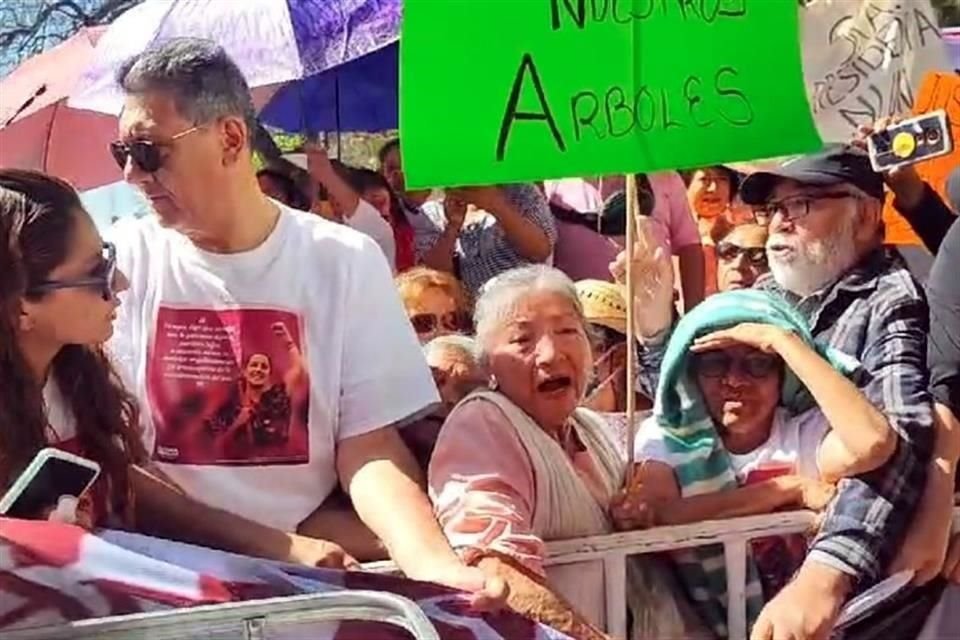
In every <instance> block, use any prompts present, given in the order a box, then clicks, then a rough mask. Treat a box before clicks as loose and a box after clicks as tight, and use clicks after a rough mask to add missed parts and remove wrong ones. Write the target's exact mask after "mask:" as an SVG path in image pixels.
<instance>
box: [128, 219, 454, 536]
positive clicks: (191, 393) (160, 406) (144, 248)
mask: <svg viewBox="0 0 960 640" xmlns="http://www.w3.org/2000/svg"><path fill="white" fill-rule="evenodd" d="M277 206H278V207H279V208H280V211H281V214H280V216H279V218H278V221H277V225H276V227H275V229H274V230H273V231H272V232H271V234H270V236H269V237H268V238H267V239H266V240H265V241H264V242H263V243H262V244H261V245H260V246H259V247H257V248H255V249H253V250H251V251H247V252H243V253H237V254H215V253H210V252H207V251H203V250H201V249H199V248H197V247H196V246H195V245H194V244H192V243H191V242H190V241H189V240H188V239H187V238H186V237H185V236H183V235H182V234H180V233H177V232H175V231H172V230H170V229H165V228H163V227H161V226H160V224H159V223H158V222H157V220H156V218H155V217H153V216H150V217H147V218H144V219H141V220H138V221H134V222H130V223H121V224H120V225H117V226H116V227H115V228H114V237H113V240H114V242H115V243H116V245H117V265H118V267H119V268H120V270H122V271H123V273H125V274H126V276H127V278H128V279H129V281H130V288H129V290H128V291H126V292H124V293H123V294H121V296H120V297H121V302H122V304H121V307H120V313H119V317H118V319H117V323H116V328H115V333H114V337H113V339H112V341H111V344H110V349H111V352H112V354H113V356H114V358H115V360H116V363H117V366H118V368H119V369H120V371H121V373H122V374H123V376H124V378H125V381H126V382H127V384H128V386H129V387H130V388H131V389H132V390H134V392H135V393H136V395H137V397H138V398H139V400H140V402H141V411H142V414H143V416H144V422H145V432H146V435H145V438H146V442H145V444H146V446H147V450H148V451H150V452H152V455H153V459H154V460H155V462H156V463H157V464H158V465H159V467H160V468H161V469H162V470H163V471H164V472H165V473H167V474H168V475H169V476H170V477H171V478H172V479H173V480H174V481H176V482H177V483H179V484H180V486H181V487H182V488H183V489H184V490H185V491H186V492H187V493H188V494H189V495H191V496H192V497H194V498H196V499H199V500H201V501H203V502H205V503H207V504H210V505H212V506H215V507H219V508H222V509H226V510H229V511H232V512H233V513H236V514H239V515H242V516H245V517H247V518H250V519H252V520H255V521H257V522H261V523H263V524H266V525H270V526H274V527H278V528H281V529H284V530H288V531H292V530H293V529H295V527H296V526H297V525H298V524H299V523H300V522H301V521H302V520H303V519H304V518H306V517H307V516H308V515H309V514H310V513H312V512H313V511H314V509H316V507H317V506H319V505H320V504H321V502H323V500H324V499H325V498H326V497H327V495H328V494H329V493H330V491H331V490H333V488H334V487H335V486H336V484H337V474H336V467H335V451H336V447H337V443H338V442H340V441H341V440H343V439H345V438H350V437H353V436H358V435H361V434H364V433H368V432H370V431H373V430H376V429H379V428H381V427H384V426H386V425H391V424H394V423H398V422H400V421H402V420H404V419H406V418H408V417H410V416H411V415H413V414H417V413H419V412H421V411H423V410H425V409H426V408H428V407H430V406H432V405H433V404H434V403H436V402H437V401H438V400H439V398H438V396H437V391H436V388H435V385H434V383H433V378H432V377H431V375H430V371H429V369H428V368H427V366H426V362H425V360H424V357H423V355H422V352H421V351H420V347H419V344H418V342H417V338H416V335H415V334H414V332H413V329H412V328H411V326H410V323H409V321H408V320H407V317H406V314H405V313H404V311H403V307H402V305H401V303H400V299H399V296H398V293H397V291H396V289H395V287H394V284H393V280H392V278H391V270H390V268H389V267H388V265H387V261H386V260H385V257H384V254H383V252H382V251H381V250H380V249H379V248H378V247H377V245H376V244H374V242H373V241H372V240H371V239H370V238H368V237H367V236H366V235H363V234H361V233H358V232H356V231H354V230H353V229H350V228H348V227H346V226H344V225H338V224H335V223H333V222H330V221H327V220H324V219H322V218H320V217H318V216H315V215H312V214H309V213H304V212H301V211H296V210H293V209H290V208H288V207H285V206H283V205H280V204H277Z"/></svg>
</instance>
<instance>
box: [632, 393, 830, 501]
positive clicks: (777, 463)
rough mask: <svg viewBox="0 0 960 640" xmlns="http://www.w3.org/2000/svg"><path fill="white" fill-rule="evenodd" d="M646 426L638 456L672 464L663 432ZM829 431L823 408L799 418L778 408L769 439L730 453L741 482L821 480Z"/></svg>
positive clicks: (637, 446) (638, 443) (639, 436)
mask: <svg viewBox="0 0 960 640" xmlns="http://www.w3.org/2000/svg"><path fill="white" fill-rule="evenodd" d="M653 419H654V418H650V419H649V420H653ZM644 426H645V425H642V426H641V427H640V431H639V433H638V434H637V440H636V443H635V445H634V452H635V454H636V455H635V457H634V459H635V460H636V461H637V462H642V461H644V460H653V461H656V462H663V463H665V464H670V462H669V460H670V456H669V455H668V453H667V448H666V443H665V442H664V441H663V434H662V431H661V430H660V429H655V428H654V429H646V428H644ZM829 431H830V423H829V422H827V419H826V417H824V415H823V413H822V412H821V411H820V410H819V409H811V410H809V411H806V412H804V413H802V414H800V415H798V416H796V417H791V416H790V414H789V413H788V412H787V411H785V410H783V409H777V412H776V413H775V414H774V418H773V426H772V427H771V428H770V437H769V438H768V439H767V441H766V442H765V443H763V444H762V445H760V446H759V447H757V448H756V449H754V450H753V451H751V452H749V453H744V454H735V453H729V452H728V455H729V456H730V464H731V465H732V466H733V470H734V473H736V476H737V480H738V481H739V483H740V484H741V485H746V484H752V483H754V482H757V481H760V480H764V479H767V478H770V477H774V476H779V475H788V474H791V475H801V476H804V477H807V478H813V479H819V478H820V469H819V467H818V465H817V454H818V451H819V449H820V443H821V442H823V439H824V437H825V436H826V435H827V433H828V432H829Z"/></svg>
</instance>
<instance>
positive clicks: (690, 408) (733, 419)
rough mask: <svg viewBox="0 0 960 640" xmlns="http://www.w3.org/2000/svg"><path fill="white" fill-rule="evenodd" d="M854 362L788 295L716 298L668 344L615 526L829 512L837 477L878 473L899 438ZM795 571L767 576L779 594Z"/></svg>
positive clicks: (764, 569)
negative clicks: (822, 341)
mask: <svg viewBox="0 0 960 640" xmlns="http://www.w3.org/2000/svg"><path fill="white" fill-rule="evenodd" d="M857 367H858V363H856V361H854V360H853V359H851V358H850V357H849V356H846V355H845V354H841V353H839V352H835V351H832V350H821V349H820V347H818V346H817V345H816V344H815V343H814V342H813V339H812V337H811V333H810V330H809V328H808V327H807V325H806V322H805V321H804V320H803V318H802V317H801V316H800V315H799V314H798V313H797V312H796V311H795V310H794V309H793V308H792V307H791V306H789V304H788V303H786V302H785V301H782V300H781V299H779V298H776V297H774V296H771V295H769V294H766V293H763V292H759V291H750V290H745V291H734V292H729V293H720V294H717V295H714V296H711V297H710V298H707V300H706V301H704V302H703V303H701V304H700V305H699V306H698V307H697V308H695V309H694V310H693V311H691V312H690V313H689V314H688V315H687V316H685V317H684V318H683V319H682V320H681V321H680V323H679V324H678V325H677V329H676V331H675V332H674V333H673V335H672V337H671V339H670V342H669V345H668V348H667V352H666V355H665V357H664V361H663V367H662V369H661V379H660V384H659V387H658V390H657V396H658V397H657V402H656V408H655V413H654V416H653V417H651V418H650V419H649V420H647V421H646V422H645V423H644V424H643V426H642V427H641V428H640V433H639V436H638V439H637V441H636V446H635V453H636V455H635V459H636V460H637V461H638V465H637V468H636V469H635V470H634V474H633V480H632V483H631V486H630V488H629V490H628V492H627V494H626V495H625V496H623V497H622V502H619V503H618V504H616V505H615V507H614V509H613V514H614V517H615V519H616V520H617V522H618V523H619V524H620V526H621V527H624V528H635V527H649V526H655V525H676V524H688V523H695V522H700V521H703V520H710V519H717V518H730V517H736V516H745V515H753V514H761V513H769V512H772V511H776V510H778V509H783V508H791V507H792V508H808V509H813V510H818V511H819V510H821V509H823V508H824V507H825V506H826V505H827V504H828V502H829V500H830V499H831V498H832V496H833V492H834V489H833V485H834V484H835V483H836V482H837V481H838V480H840V479H841V478H844V477H849V476H854V475H859V474H862V473H866V472H868V471H871V470H873V469H876V468H878V467H879V466H881V465H882V464H884V463H885V462H886V461H887V460H888V459H889V457H890V456H891V455H892V454H893V452H894V449H895V447H896V443H897V439H896V435H895V433H894V432H893V431H892V429H891V428H890V426H889V423H888V421H887V419H886V417H885V416H884V415H883V414H882V413H881V412H880V411H879V410H878V409H877V408H876V407H874V406H873V404H871V403H870V401H869V400H868V399H867V398H866V397H865V396H864V395H863V394H862V393H861V392H860V391H859V390H858V389H857V387H856V386H855V385H854V384H853V382H851V381H850V380H849V379H848V378H847V375H852V374H853V373H854V372H855V371H856V370H857ZM721 556H722V551H721ZM703 559H704V558H703V557H702V556H701V557H700V560H701V561H702V560H703ZM765 559H766V558H758V562H759V563H760V564H763V560H765ZM801 559H802V556H801ZM686 560H687V561H689V558H686ZM717 566H720V567H722V566H723V562H722V561H721V562H720V564H719V565H717ZM795 569H796V567H795V566H791V567H788V568H786V569H784V568H783V567H782V566H781V565H780V563H779V561H776V560H775V561H774V562H773V567H770V566H767V565H764V566H761V573H762V574H763V575H764V576H767V575H775V576H776V579H771V580H770V582H771V584H773V587H772V588H773V589H775V588H777V587H779V586H782V584H783V581H785V580H786V579H788V578H789V576H790V575H791V573H792V571H793V570H795ZM687 586H688V587H690V588H691V589H696V588H697V587H700V586H703V585H700V584H690V583H688V584H687ZM701 593H702V592H701ZM767 593H768V595H769V594H770V593H771V592H770V591H767ZM700 604H702V605H704V606H705V607H707V608H708V609H709V607H710V604H711V603H710V602H703V603H700ZM707 622H710V623H712V622H713V621H712V620H708V621H707Z"/></svg>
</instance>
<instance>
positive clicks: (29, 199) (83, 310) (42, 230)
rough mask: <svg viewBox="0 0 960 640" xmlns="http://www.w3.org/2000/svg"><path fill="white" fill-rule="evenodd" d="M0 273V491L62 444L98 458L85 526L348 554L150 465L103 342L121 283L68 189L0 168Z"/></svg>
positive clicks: (334, 561) (326, 560)
mask: <svg viewBox="0 0 960 640" xmlns="http://www.w3.org/2000/svg"><path fill="white" fill-rule="evenodd" d="M0 273H2V274H3V277H2V278H0V305H2V307H0V308H2V313H0V493H3V492H4V491H5V490H6V489H7V488H8V487H9V486H10V485H11V484H12V483H13V482H14V481H15V480H16V478H17V476H18V475H19V474H20V473H21V472H22V471H23V470H24V468H25V467H26V466H27V465H28V464H29V463H30V461H31V460H32V459H33V457H34V456H35V455H36V454H37V452H38V451H40V450H41V449H43V448H44V447H57V448H61V449H64V450H68V451H70V452H72V453H75V454H78V455H81V456H83V457H86V458H89V459H91V460H93V461H95V462H97V463H99V464H100V467H101V469H102V472H101V475H100V480H98V481H97V483H96V484H95V486H94V488H93V489H92V491H91V492H90V495H89V496H87V498H89V499H86V500H84V501H82V502H81V504H86V505H88V508H87V509H85V510H84V512H83V513H81V514H79V517H78V518H77V519H78V521H81V522H83V523H84V524H85V525H87V526H90V527H91V528H99V527H103V526H112V527H122V528H128V529H136V530H139V531H142V532H145V533H152V534H155V535H158V534H159V535H164V536H167V537H171V538H176V539H179V540H183V541H187V542H196V543H199V544H203V545H205V546H209V547H214V548H221V549H225V550H229V551H235V552H238V553H244V554H248V555H255V556H261V557H266V558H271V559H277V560H285V561H291V562H299V563H303V564H309V565H317V564H321V565H326V566H337V567H342V566H344V565H345V564H352V563H354V562H355V561H353V560H352V558H350V557H349V556H347V555H346V554H344V552H343V550H342V549H340V548H339V547H337V546H336V545H333V544H331V543H327V542H325V541H322V540H316V539H312V538H306V537H303V536H297V535H293V534H288V533H285V532H282V531H279V530H276V529H272V528H269V527H265V526H262V525H259V524H256V523H253V522H250V521H248V520H246V519H244V518H240V517H238V516H234V515H232V514H229V513H226V512H224V511H220V510H218V509H213V508H211V507H207V506H206V505H203V504H200V503H198V502H195V501H194V500H192V499H190V498H188V497H186V496H185V495H184V494H183V493H182V492H181V491H179V489H178V488H176V487H174V486H172V485H171V484H169V483H168V482H166V481H165V480H163V479H161V478H160V477H159V476H157V475H155V474H154V472H153V471H152V470H149V471H148V469H147V467H146V466H145V465H146V464H147V454H146V451H145V450H144V447H143V444H142V443H141V434H140V430H139V411H138V408H137V403H136V401H135V399H134V398H133V396H132V395H130V394H129V393H128V392H127V391H126V390H125V389H124V388H123V386H122V385H121V384H120V381H119V379H118V377H117V375H116V373H115V372H114V370H113V368H112V366H111V363H110V361H109V360H108V359H107V357H106V355H105V354H104V352H103V350H102V348H101V345H102V344H103V343H104V342H105V341H106V340H107V339H109V338H110V336H111V334H112V333H113V321H114V318H115V311H116V309H117V306H118V304H119V302H118V300H117V294H118V293H120V292H122V291H123V290H124V289H126V287H127V281H126V278H125V277H124V276H123V274H122V273H120V272H119V271H118V270H117V269H116V267H115V256H114V250H113V246H112V245H110V244H109V243H104V242H103V240H102V239H101V237H100V234H99V233H98V232H97V229H96V227H95V226H94V223H93V220H92V219H91V218H90V216H89V214H88V213H87V212H86V211H85V210H84V209H83V205H82V204H81V202H80V198H79V197H78V195H77V193H76V192H75V191H74V190H73V188H72V187H71V186H70V185H68V184H66V183H65V182H63V181H61V180H58V179H56V178H53V177H49V176H46V175H44V174H42V173H37V172H32V171H19V170H12V169H0ZM51 506H54V505H51ZM44 515H46V514H37V517H44Z"/></svg>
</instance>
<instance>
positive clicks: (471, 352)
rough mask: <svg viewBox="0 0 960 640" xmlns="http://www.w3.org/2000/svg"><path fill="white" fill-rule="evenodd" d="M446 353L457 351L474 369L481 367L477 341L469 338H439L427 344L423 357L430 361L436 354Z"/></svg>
mask: <svg viewBox="0 0 960 640" xmlns="http://www.w3.org/2000/svg"><path fill="white" fill-rule="evenodd" d="M446 351H455V352H457V353H459V354H460V355H462V356H463V357H464V358H465V359H466V360H467V362H469V363H470V365H471V366H473V367H476V366H479V364H480V359H479V357H478V355H477V341H476V340H474V339H473V338H471V337H469V336H461V335H449V336H437V337H436V338H434V339H433V340H431V341H430V342H428V343H427V344H425V345H423V355H424V357H425V358H426V359H427V360H430V358H431V357H432V356H433V355H435V354H439V353H442V352H446Z"/></svg>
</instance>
